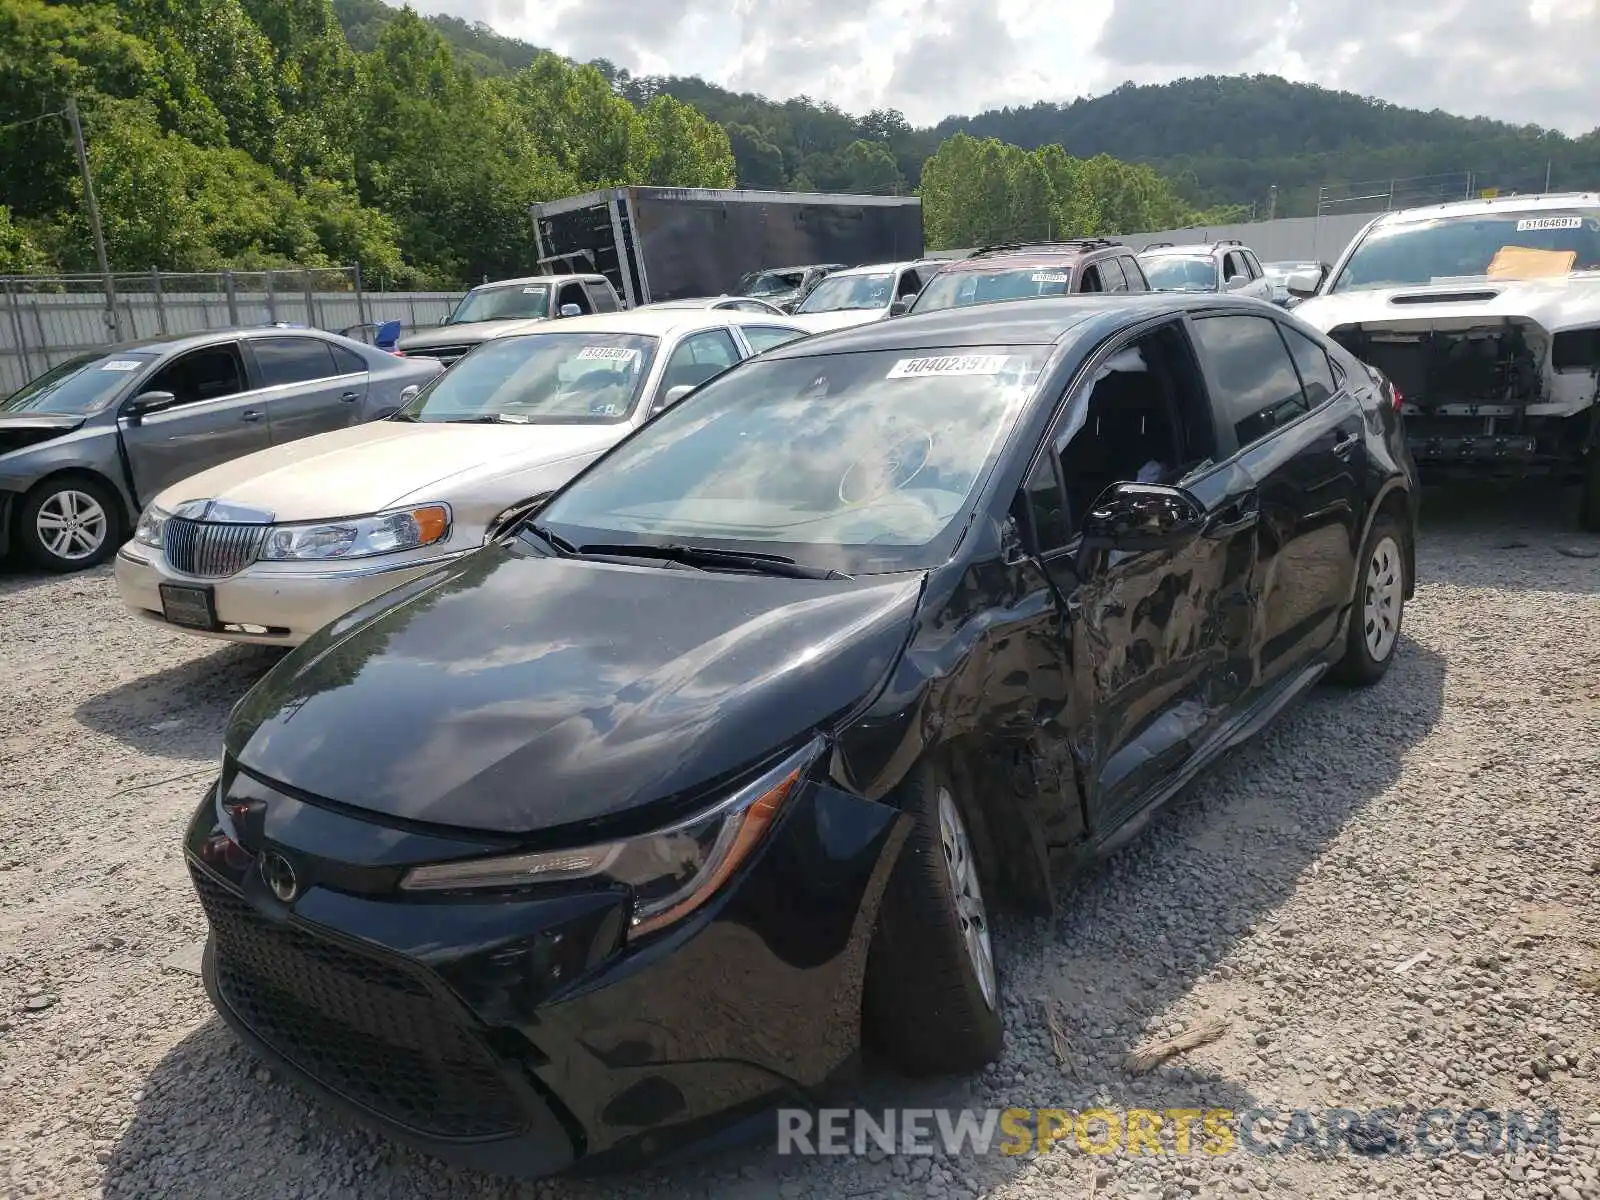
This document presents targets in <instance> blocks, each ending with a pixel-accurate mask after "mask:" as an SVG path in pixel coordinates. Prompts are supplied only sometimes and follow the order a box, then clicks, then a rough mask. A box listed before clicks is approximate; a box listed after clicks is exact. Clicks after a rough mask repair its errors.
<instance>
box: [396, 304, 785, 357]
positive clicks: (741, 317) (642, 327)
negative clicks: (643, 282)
mask: <svg viewBox="0 0 1600 1200" xmlns="http://www.w3.org/2000/svg"><path fill="white" fill-rule="evenodd" d="M775 322H776V323H777V324H780V325H786V328H789V329H793V330H795V331H797V332H804V331H803V330H801V329H800V327H799V326H798V325H793V324H786V319H785V317H784V316H783V315H782V314H779V313H747V312H739V311H738V310H737V309H726V308H723V309H712V308H632V309H626V310H624V311H622V312H612V313H590V314H588V315H585V316H581V317H562V318H561V319H560V320H556V321H548V320H542V319H537V318H536V319H533V320H529V321H521V322H517V324H518V325H520V326H522V327H521V328H516V329H508V330H507V331H506V332H505V334H503V335H502V336H505V337H520V336H521V335H522V334H525V333H636V334H639V335H641V336H644V337H667V336H669V335H671V334H674V333H680V332H693V331H694V330H697V329H712V328H715V327H716V326H718V325H771V324H773V323H775ZM419 353H420V352H419Z"/></svg>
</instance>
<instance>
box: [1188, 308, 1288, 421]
mask: <svg viewBox="0 0 1600 1200" xmlns="http://www.w3.org/2000/svg"><path fill="white" fill-rule="evenodd" d="M1193 328H1194V335H1195V341H1196V343H1197V344H1198V345H1199V347H1200V354H1201V357H1202V358H1203V359H1204V360H1205V363H1206V373H1207V375H1208V376H1209V378H1210V380H1211V386H1212V403H1213V404H1214V405H1215V406H1216V408H1217V409H1218V413H1217V415H1218V416H1219V417H1220V418H1221V419H1222V422H1223V423H1224V424H1225V425H1228V426H1231V427H1232V429H1233V431H1234V434H1235V436H1236V437H1237V438H1238V441H1239V448H1240V449H1241V450H1242V449H1244V448H1245V447H1246V446H1250V445H1252V444H1254V443H1255V442H1258V441H1260V440H1261V439H1262V438H1264V437H1266V436H1267V435H1268V434H1270V433H1272V431H1273V430H1275V429H1277V428H1279V427H1280V426H1283V425H1286V424H1288V423H1289V422H1290V421H1293V420H1294V419H1295V418H1297V417H1299V416H1301V415H1302V414H1303V413H1305V412H1307V411H1309V408H1310V406H1309V405H1308V404H1307V403H1306V395H1305V392H1304V390H1303V389H1302V388H1301V386H1300V375H1299V372H1297V371H1296V370H1295V365H1294V360H1293V359H1292V358H1291V357H1290V355H1289V349H1288V347H1287V346H1285V345H1284V341H1283V338H1282V337H1281V336H1279V334H1278V323H1277V322H1276V321H1274V320H1272V319H1271V318H1270V317H1256V316H1237V315H1228V316H1214V317H1199V318H1197V319H1196V320H1195V322H1194V325H1193Z"/></svg>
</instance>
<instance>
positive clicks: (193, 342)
mask: <svg viewBox="0 0 1600 1200" xmlns="http://www.w3.org/2000/svg"><path fill="white" fill-rule="evenodd" d="M284 336H291V337H293V336H308V337H316V338H325V339H327V340H329V341H334V342H339V343H340V344H342V345H356V346H365V343H364V342H358V341H355V340H354V339H352V338H347V337H341V336H340V335H339V334H337V333H330V332H329V331H328V330H326V329H315V328H313V327H311V326H309V325H240V326H234V327H231V328H226V329H202V330H197V331H195V332H193V333H169V334H166V335H164V336H163V335H157V336H155V337H147V338H134V339H132V340H130V341H126V342H113V343H110V344H108V345H105V346H89V347H85V348H84V349H83V350H82V351H81V352H80V353H79V354H78V355H75V356H74V357H79V358H104V357H106V356H107V355H110V354H166V353H169V352H172V351H177V350H196V349H199V348H200V347H202V346H214V345H216V344H217V343H218V342H232V341H238V340H239V339H241V338H245V339H249V338H258V337H284ZM367 348H368V349H371V347H367Z"/></svg>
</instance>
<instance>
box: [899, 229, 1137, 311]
mask: <svg viewBox="0 0 1600 1200" xmlns="http://www.w3.org/2000/svg"><path fill="white" fill-rule="evenodd" d="M1149 290H1150V283H1149V281H1148V280H1146V279H1145V277H1144V271H1143V270H1141V269H1140V267H1139V260H1138V259H1137V258H1135V257H1134V253H1133V251H1132V250H1130V249H1128V247H1126V246H1124V245H1123V244H1122V243H1121V242H1114V241H1111V240H1110V239H1109V238H1079V239H1078V240H1076V241H1070V242H1008V243H1006V244H1004V245H999V246H985V247H984V248H983V249H981V250H976V251H974V252H973V253H972V254H971V255H969V256H968V257H966V258H962V259H956V260H954V261H953V262H951V263H949V264H948V265H947V266H945V267H944V268H943V269H941V270H940V271H939V273H938V274H936V275H935V276H933V278H932V279H930V280H929V281H928V283H927V286H925V287H924V288H923V289H922V291H921V292H920V293H919V294H918V295H917V296H916V298H915V299H914V300H912V301H911V302H910V303H909V304H907V305H905V306H904V307H902V308H900V311H901V312H905V313H926V312H936V311H938V310H939V309H944V308H965V307H967V306H968V305H972V304H992V303H994V302H996V301H1000V300H1030V299H1033V298H1035V297H1038V296H1069V295H1078V294H1081V293H1091V294H1094V293H1101V292H1148V291H1149ZM893 315H898V313H896V314H893Z"/></svg>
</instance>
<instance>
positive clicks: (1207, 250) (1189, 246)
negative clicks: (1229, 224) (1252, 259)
mask: <svg viewBox="0 0 1600 1200" xmlns="http://www.w3.org/2000/svg"><path fill="white" fill-rule="evenodd" d="M1244 249H1247V247H1245V246H1243V245H1240V244H1238V243H1235V242H1185V243H1184V244H1183V245H1181V246H1146V247H1145V248H1144V249H1143V250H1141V251H1139V257H1140V258H1160V257H1162V256H1163V255H1169V254H1183V255H1189V256H1191V257H1194V258H1215V257H1216V256H1217V255H1218V254H1221V253H1222V252H1223V251H1224V250H1244Z"/></svg>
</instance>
